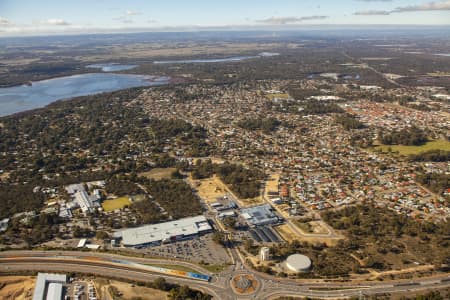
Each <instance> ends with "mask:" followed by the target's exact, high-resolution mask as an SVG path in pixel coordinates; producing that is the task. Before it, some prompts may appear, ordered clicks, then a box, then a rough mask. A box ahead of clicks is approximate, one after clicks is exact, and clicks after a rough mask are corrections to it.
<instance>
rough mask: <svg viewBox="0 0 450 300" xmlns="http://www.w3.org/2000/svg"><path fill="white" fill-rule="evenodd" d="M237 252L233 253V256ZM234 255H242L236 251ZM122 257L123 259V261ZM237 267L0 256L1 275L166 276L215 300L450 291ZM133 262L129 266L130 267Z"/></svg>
mask: <svg viewBox="0 0 450 300" xmlns="http://www.w3.org/2000/svg"><path fill="white" fill-rule="evenodd" d="M233 252H234V251H233ZM233 254H234V255H238V253H236V252H234V253H233ZM118 258H120V260H118ZM235 261H236V265H234V266H232V267H230V268H229V269H228V270H226V271H224V272H222V273H220V274H218V275H212V274H209V273H208V271H206V270H204V269H202V268H201V267H199V266H196V265H194V264H190V263H186V262H174V261H166V260H159V259H142V258H131V257H123V256H118V255H110V254H105V253H90V252H75V251H71V252H69V251H67V252H64V251H9V252H7V251H6V252H1V253H0V272H1V273H8V272H17V271H45V272H79V273H89V274H96V275H99V276H106V277H115V278H122V279H130V280H136V281H153V280H154V279H156V278H158V277H164V278H166V280H167V281H168V282H171V283H176V284H181V285H188V286H190V287H192V288H194V289H198V290H200V291H203V292H205V293H208V294H210V295H212V296H213V297H214V298H215V299H224V300H228V299H229V300H231V299H276V298H277V297H280V296H294V297H295V296H297V297H306V296H308V297H314V298H323V299H334V298H349V297H352V296H359V295H375V294H385V293H399V292H407V291H421V290H422V291H423V290H427V289H438V288H444V287H450V275H448V274H447V275H442V276H437V277H432V278H420V279H414V280H410V281H395V282H394V281H393V282H386V281H384V282H365V283H362V284H357V285H355V284H354V283H336V282H333V283H330V282H314V281H312V280H303V281H296V280H289V279H280V278H276V277H271V276H269V275H267V274H261V273H257V272H254V271H253V270H251V269H248V268H247V267H246V266H245V265H243V264H242V263H241V261H240V259H239V257H235ZM127 262H130V263H127ZM139 264H142V265H144V264H182V265H184V266H186V267H190V268H192V269H195V270H196V271H198V272H201V273H204V274H209V275H212V280H211V281H210V282H204V281H199V280H195V279H190V278H184V277H179V276H174V275H167V274H161V273H158V272H154V271H150V270H146V269H144V268H140V267H139ZM236 274H251V275H253V277H254V278H255V279H256V280H257V281H258V286H257V288H256V291H255V292H254V293H253V294H252V295H247V296H242V295H237V294H235V293H234V290H233V289H232V288H231V285H230V284H231V283H230V282H231V278H232V277H233V276H234V275H236Z"/></svg>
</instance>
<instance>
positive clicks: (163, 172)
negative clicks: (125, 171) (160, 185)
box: [139, 168, 177, 180]
mask: <svg viewBox="0 0 450 300" xmlns="http://www.w3.org/2000/svg"><path fill="white" fill-rule="evenodd" d="M176 170H177V169H176V168H155V169H152V170H151V171H149V172H144V173H140V174H139V176H144V177H147V178H149V179H153V180H161V179H170V178H171V177H172V173H173V172H175V171H176Z"/></svg>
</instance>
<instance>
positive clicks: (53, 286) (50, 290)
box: [33, 273, 67, 300]
mask: <svg viewBox="0 0 450 300" xmlns="http://www.w3.org/2000/svg"><path fill="white" fill-rule="evenodd" d="M66 282H67V276H66V275H65V274H48V273H39V274H38V277H37V280H36V286H35V287H34V293H33V300H61V299H62V298H63V285H64V284H66Z"/></svg>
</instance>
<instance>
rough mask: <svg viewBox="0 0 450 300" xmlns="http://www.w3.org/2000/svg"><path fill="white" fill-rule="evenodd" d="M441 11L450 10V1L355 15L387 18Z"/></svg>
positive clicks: (367, 11)
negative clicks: (412, 13) (419, 12)
mask: <svg viewBox="0 0 450 300" xmlns="http://www.w3.org/2000/svg"><path fill="white" fill-rule="evenodd" d="M358 1H374V0H358ZM439 10H450V0H446V1H440V2H428V3H425V4H419V5H408V6H401V7H397V8H395V9H394V10H390V11H388V10H363V11H357V12H355V13H354V15H357V16H387V15H390V14H393V13H404V12H417V11H439Z"/></svg>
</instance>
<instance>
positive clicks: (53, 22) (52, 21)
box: [39, 19, 70, 26]
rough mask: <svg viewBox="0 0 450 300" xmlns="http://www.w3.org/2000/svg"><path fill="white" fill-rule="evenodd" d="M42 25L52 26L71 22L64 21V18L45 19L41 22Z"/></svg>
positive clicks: (65, 24)
mask: <svg viewBox="0 0 450 300" xmlns="http://www.w3.org/2000/svg"><path fill="white" fill-rule="evenodd" d="M39 23H40V24H42V25H51V26H68V25H70V23H69V22H67V21H64V20H63V19H48V20H45V21H40V22H39Z"/></svg>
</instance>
